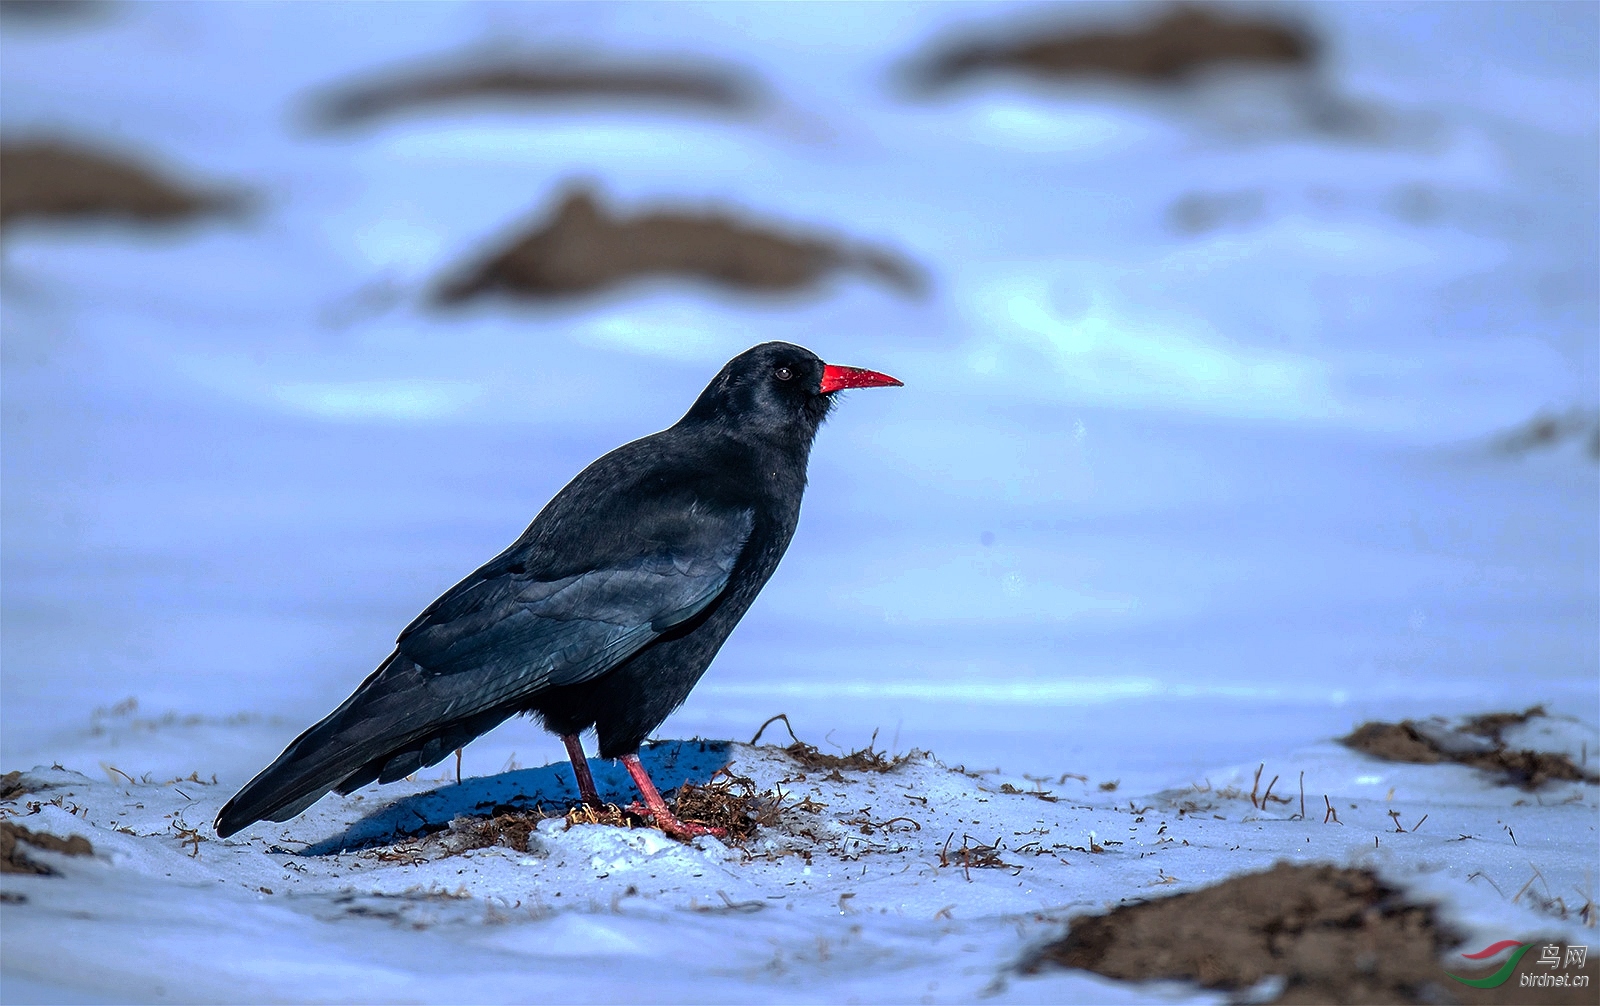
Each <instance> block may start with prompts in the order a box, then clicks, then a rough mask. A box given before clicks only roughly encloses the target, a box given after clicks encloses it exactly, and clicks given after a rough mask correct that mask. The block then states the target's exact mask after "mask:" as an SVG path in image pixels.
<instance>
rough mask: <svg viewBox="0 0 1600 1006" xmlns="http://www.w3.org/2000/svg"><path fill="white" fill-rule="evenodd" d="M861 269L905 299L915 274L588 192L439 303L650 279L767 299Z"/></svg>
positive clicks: (453, 286) (823, 246)
mask: <svg viewBox="0 0 1600 1006" xmlns="http://www.w3.org/2000/svg"><path fill="white" fill-rule="evenodd" d="M844 270H854V271H857V272H862V273H865V274H867V275H869V276H872V277H874V278H876V279H878V280H881V281H883V282H885V283H887V284H888V285H890V286H891V287H894V288H895V289H898V290H900V291H901V292H903V293H906V294H916V293H919V292H920V291H921V290H922V285H923V284H922V279H921V277H920V275H919V274H918V272H917V271H916V270H915V268H914V267H912V266H911V265H909V264H908V263H906V262H903V261H901V260H900V259H898V258H896V257H894V256H892V255H890V254H888V253H887V252H883V251H878V250H874V249H870V248H856V247H850V246H845V245H841V244H838V243H836V242H832V241H828V240H824V239H820V238H813V237H799V236H793V235H787V234H783V233H780V232H778V231H774V230H769V229H767V228H764V227H760V226H757V225H753V224H748V223H744V222H741V221H739V220H737V219H735V218H733V217H731V216H725V215H721V214H717V213H709V214H703V215H697V214H691V213H682V212H670V211H659V212H654V213H646V214H642V215H640V216H637V217H632V218H625V217H613V216H610V215H609V214H607V213H606V211H605V209H604V208H603V207H602V206H601V205H600V203H599V202H598V201H597V199H596V197H595V196H594V195H593V193H591V192H589V191H587V190H585V189H581V188H580V189H576V190H574V191H572V192H569V193H568V194H567V195H566V196H565V197H564V198H563V199H562V201H561V203H560V205H559V206H558V207H557V208H556V211H555V213H554V215H553V216H552V217H551V218H550V219H549V220H548V221H547V222H545V223H544V224H542V225H541V226H539V227H538V228H537V229H536V230H534V231H532V232H531V233H528V234H526V235H525V236H522V237H519V238H517V239H516V240H515V241H513V242H512V243H511V244H510V245H509V246H508V247H505V248H502V249H500V250H497V251H495V252H493V253H491V254H490V255H489V256H487V257H486V258H485V259H484V260H481V261H480V262H479V263H478V264H475V265H473V266H470V267H468V268H466V269H464V270H462V271H461V272H459V273H457V274H455V275H454V276H452V277H450V278H447V279H446V280H445V281H444V282H443V283H442V284H441V285H440V286H439V288H438V291H437V293H436V294H435V300H436V302H437V303H440V304H455V303H460V302H462V301H466V300H470V299H472V298H474V297H478V296H481V295H483V294H489V293H506V294H512V295H516V296H521V297H531V298H552V297H563V296H571V295H574V294H586V293H594V292H596V291H599V290H603V289H605V288H607V287H611V286H616V285H617V284H620V283H623V282H625V281H627V280H629V279H633V278H635V277H643V276H686V277H693V278H699V279H706V280H711V281H712V282H715V283H719V284H722V285H724V286H730V287H735V288H738V289H743V290H753V291H758V292H764V293H779V292H785V291H792V290H800V289H803V288H805V287H809V286H813V285H815V284H816V283H817V282H819V281H820V280H821V279H822V278H823V277H824V276H825V275H828V274H830V273H833V272H838V271H844Z"/></svg>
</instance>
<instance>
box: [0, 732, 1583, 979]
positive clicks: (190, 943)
mask: <svg viewBox="0 0 1600 1006" xmlns="http://www.w3.org/2000/svg"><path fill="white" fill-rule="evenodd" d="M1541 726H1542V728H1543V731H1544V734H1545V736H1543V737H1542V738H1529V739H1528V741H1529V742H1530V743H1533V744H1534V745H1535V746H1538V747H1540V748H1542V749H1546V750H1564V749H1566V748H1568V747H1570V748H1571V749H1572V753H1573V754H1574V756H1577V755H1578V753H1579V751H1580V750H1581V749H1582V748H1584V747H1587V748H1588V749H1589V750H1595V749H1596V748H1597V745H1600V734H1597V733H1596V731H1595V730H1594V728H1593V726H1592V725H1586V724H1580V723H1578V722H1576V721H1573V720H1565V719H1556V720H1553V721H1550V722H1547V723H1544V724H1541ZM644 757H645V761H646V763H647V765H649V766H650V767H651V769H652V771H653V772H654V773H656V774H657V777H658V778H660V779H661V780H662V781H663V783H664V784H672V783H675V782H677V781H679V780H680V779H683V778H689V779H692V780H694V781H704V780H705V779H707V778H709V777H710V776H711V775H712V773H714V772H715V771H716V769H718V768H721V767H722V766H723V765H724V764H725V763H726V764H727V765H728V770H729V771H731V772H734V773H736V774H738V775H742V776H747V777H748V778H749V779H751V780H752V782H753V783H754V784H755V786H756V787H757V788H759V789H761V790H763V791H767V792H774V791H777V790H781V792H782V793H783V794H784V796H785V799H784V805H785V810H784V812H783V814H782V815H781V817H780V818H779V821H778V823H777V824H776V825H773V826H771V827H768V828H764V829H761V830H759V831H758V832H757V833H756V835H755V836H754V837H753V838H752V839H750V840H749V841H748V843H747V844H745V845H743V846H742V847H741V846H739V845H731V844H724V843H723V842H721V841H718V840H717V839H715V838H711V837H703V838H700V839H697V840H696V841H695V843H694V844H693V845H684V844H681V843H679V842H676V841H674V840H671V839H668V838H666V837H665V836H663V835H662V834H661V833H660V832H657V831H654V830H651V829H643V830H628V829H623V828H617V827H609V826H603V825H568V823H567V822H566V821H564V820H562V819H560V818H551V819H547V820H545V821H543V822H541V823H540V825H539V827H538V830H537V833H536V834H535V835H534V836H533V837H532V839H531V840H530V845H529V849H528V851H527V852H519V851H516V850H514V849H511V848H507V847H504V846H494V847H489V848H481V849H476V850H472V851H468V852H463V853H457V854H454V855H451V854H448V853H447V851H446V849H445V847H444V846H441V845H439V844H437V843H435V844H431V845H430V844H427V843H424V844H422V845H416V846H413V847H412V849H413V852H412V853H409V854H408V853H407V852H406V846H405V845H404V844H398V845H397V844H395V843H396V842H397V840H398V841H400V842H402V843H403V841H404V839H405V837H406V836H407V835H421V834H422V833H423V829H426V828H438V827H441V826H443V825H445V824H447V823H448V822H449V821H450V820H452V819H453V818H455V817H456V816H457V815H458V814H462V813H471V812H474V811H476V812H477V813H480V814H482V813H485V812H487V810H488V809H489V808H492V807H494V806H496V805H497V804H501V803H503V802H505V803H510V802H513V801H517V800H525V801H526V803H525V805H526V806H532V805H534V804H539V803H546V802H548V803H549V804H551V805H554V806H565V803H566V801H568V800H574V799H575V798H576V793H575V791H574V790H573V788H572V783H571V774H570V769H569V768H568V767H567V766H566V765H565V764H564V763H558V764H556V765H552V766H548V767H545V768H543V769H537V770H521V771H513V772H508V773H503V774H499V775H496V776H493V777H491V778H488V779H468V780H465V781H463V782H462V783H460V784H455V783H453V782H451V781H443V780H437V779H436V780H431V781H429V780H417V781H414V782H404V783H397V784H394V785H392V786H389V787H384V788H382V789H380V790H379V791H377V792H375V793H370V794H369V793H358V794H355V795H352V796H350V797H337V796H331V797H328V798H325V799H324V800H323V801H321V802H320V803H318V804H317V805H316V806H315V807H313V808H312V809H311V810H310V811H308V812H307V813H306V814H305V815H303V816H302V817H300V818H298V819H296V820H295V821H292V822H289V823H287V824H283V825H275V824H260V825H256V826H254V827H252V828H249V829H247V830H246V831H245V832H243V833H241V835H239V836H237V837H235V838H233V839H230V840H228V841H220V842H219V841H216V840H213V839H210V838H209V836H208V834H207V831H206V828H205V822H206V821H208V820H209V819H210V818H211V817H212V816H213V815H214V814H215V813H216V811H217V809H218V808H219V807H220V806H221V803H222V802H223V800H225V799H226V798H227V796H228V795H229V793H228V790H227V787H225V786H223V785H221V784H217V783H211V782H209V781H201V782H198V783H197V782H195V781H193V780H189V781H185V780H177V781H164V780H155V779H151V780H149V781H144V780H142V779H141V780H140V781H137V782H133V781H130V780H129V779H128V778H126V777H125V776H123V775H122V774H121V773H120V771H119V770H116V769H114V768H108V769H107V770H106V771H105V773H104V774H105V775H106V777H107V780H108V781H97V780H91V779H89V778H86V777H84V776H80V775H76V774H75V773H70V772H64V771H54V772H52V771H50V770H48V769H41V770H39V771H38V772H37V773H36V774H37V775H38V776H39V777H40V778H41V780H42V781H47V782H49V783H50V784H51V788H49V789H48V790H43V791H40V792H36V793H33V794H30V795H28V796H26V797H24V798H23V799H24V800H25V801H32V805H34V806H37V809H36V811H35V812H34V813H32V814H31V815H29V816H27V817H26V818H24V819H23V820H24V821H25V823H26V824H27V825H28V826H29V827H30V828H33V829H36V830H47V831H50V832H51V833H54V834H59V835H67V834H83V835H85V836H86V837H89V839H90V841H91V843H92V844H93V845H94V848H95V857H94V859H93V861H92V862H86V861H84V860H83V859H73V858H67V857H62V856H52V855H48V854H44V853H39V854H38V858H40V859H43V860H46V861H48V862H50V863H51V864H52V865H54V866H56V868H58V869H59V870H60V871H62V873H64V874H65V876H66V879H65V880H62V879H59V878H55V877H24V878H15V879H8V881H7V883H6V886H5V889H6V890H7V891H14V892H17V893H20V894H23V895H24V896H25V897H26V898H27V899H28V901H27V903H26V904H25V905H21V906H13V907H10V908H8V909H7V911H6V913H5V916H4V920H5V925H6V928H5V949H4V954H5V957H4V961H5V967H6V974H7V976H8V981H9V980H10V979H11V978H12V977H13V976H15V977H18V978H21V979H23V980H25V981H32V982H36V983H38V987H40V988H46V987H56V986H65V987H67V988H71V989H76V990H88V991H91V992H95V993H98V994H101V995H105V996H108V997H111V996H118V995H126V996H129V997H131V998H136V999H139V1000H152V1001H163V1000H190V1001H192V1000H196V999H198V1000H208V1001H210V1000H217V1001H220V1000H229V1001H233V1000H243V1001H266V1000H278V999H316V1000H318V1001H335V1002H339V1001H460V1000H463V999H465V1000H470V1001H484V1002H499V1001H520V1000H522V999H525V998H526V996H527V984H526V982H527V981H529V980H530V976H536V979H533V980H536V981H537V982H538V985H539V988H540V990H541V995H543V996H548V997H551V998H555V999H559V1000H561V1001H633V1000H637V999H639V998H650V999H659V1000H665V1001H686V1002H687V1001H710V1002H724V1001H726V1002H742V1001H750V999H752V998H759V999H761V1000H763V1001H767V1000H773V1001H785V1002H787V1001H813V1002H814V1001H843V1000H846V999H849V998H851V997H854V998H857V999H860V1000H863V1001H907V1000H910V999H918V1000H921V1001H934V1002H965V1001H971V1000H973V999H975V998H978V997H980V996H981V997H985V998H992V999H995V1000H996V1001H1000V1002H1011V1001H1020V1002H1060V1001H1085V1002H1110V1001H1133V1000H1134V999H1137V998H1141V997H1143V996H1147V995H1149V994H1151V993H1150V990H1148V989H1128V988H1121V989H1118V988H1115V987H1114V986H1113V985H1112V984H1111V983H1108V982H1104V981H1101V980H1098V979H1095V978H1094V977H1093V976H1089V975H1086V974H1081V973H1047V974H1045V975H1042V976H1027V977H1024V976H1021V975H1019V974H1017V973H1015V972H1014V970H1013V969H1014V967H1015V965H1016V964H1017V963H1018V961H1019V959H1020V958H1021V957H1022V956H1023V954H1024V953H1025V952H1026V950H1027V949H1028V948H1030V947H1032V946H1033V945H1036V944H1037V943H1039V942H1042V941H1044V940H1046V939H1048V938H1050V937H1052V936H1053V935H1055V934H1056V933H1058V932H1059V931H1060V924H1061V922H1062V921H1063V920H1064V919H1065V918H1066V917H1068V916H1069V915H1071V914H1078V913H1083V912H1092V911H1096V910H1101V909H1104V908H1106V907H1110V906H1114V905H1116V904H1119V903H1123V902H1126V901H1129V900H1132V899H1137V898H1142V897H1151V896H1154V895H1157V894H1161V893H1166V892H1176V891H1182V890H1185V889H1189V888H1193V887H1197V886H1201V885H1204V884H1207V883H1210V882H1214V881H1216V880H1219V879H1222V878H1225V877H1227V876H1229V875H1231V874H1235V873H1238V872H1241V871H1248V870H1256V869H1263V868H1266V867H1268V866H1270V865H1271V864H1272V863H1274V862H1277V861H1279V860H1284V859H1288V860H1297V861H1310V862H1320V861H1328V860H1332V861H1335V862H1342V863H1350V864H1353V865H1364V866H1369V867H1371V868H1373V869H1376V870H1377V871H1379V873H1380V875H1382V876H1384V877H1385V878H1386V879H1388V880H1390V881H1391V882H1394V883H1397V884H1400V885H1403V886H1404V887H1405V888H1406V889H1407V890H1409V891H1410V892H1411V893H1412V896H1414V897H1418V898H1421V899H1423V900H1426V901H1431V902H1436V903H1438V904H1440V905H1441V906H1442V907H1443V909H1444V913H1445V917H1446V920H1447V921H1448V922H1449V923H1450V924H1452V925H1454V926H1456V927H1459V929H1460V931H1461V932H1463V934H1464V935H1467V936H1468V937H1469V940H1468V942H1474V943H1477V942H1482V943H1486V942H1489V941H1490V940H1491V939H1494V938H1501V937H1503V936H1504V934H1505V933H1506V932H1515V933H1518V934H1522V935H1524V937H1526V936H1527V934H1534V933H1536V934H1548V938H1552V939H1566V940H1567V941H1569V942H1574V943H1580V942H1584V941H1585V940H1587V939H1588V936H1589V933H1590V931H1589V930H1587V929H1585V928H1584V927H1583V924H1582V922H1581V920H1580V919H1579V917H1578V916H1577V915H1576V914H1573V913H1572V912H1568V913H1567V915H1566V917H1565V918H1562V917H1561V916H1560V913H1559V911H1558V910H1557V909H1556V907H1555V906H1554V904H1553V902H1554V899H1555V897H1556V896H1558V895H1559V896H1561V897H1562V898H1563V901H1564V903H1565V904H1566V905H1567V906H1568V907H1569V908H1570V909H1572V910H1576V909H1577V908H1578V907H1580V906H1581V904H1582V901H1581V900H1580V898H1581V897H1582V896H1583V895H1582V894H1581V893H1579V897H1578V898H1575V897H1573V894H1574V892H1583V891H1586V890H1587V891H1588V892H1589V893H1590V894H1592V888H1590V887H1587V886H1586V885H1591V884H1592V882H1593V877H1592V872H1591V871H1590V870H1589V866H1590V864H1591V863H1592V855H1593V851H1594V847H1595V841H1596V835H1595V831H1596V825H1597V823H1600V805H1597V802H1596V799H1595V797H1596V793H1595V788H1594V787H1593V786H1592V785H1588V786H1586V785H1582V784H1576V783H1568V784H1564V785H1560V786H1556V787H1552V788H1550V789H1547V790H1546V791H1545V792H1543V793H1541V794H1540V796H1539V799H1538V800H1537V801H1533V800H1529V799H1527V798H1526V795H1525V794H1523V793H1521V791H1519V790H1516V789H1513V788H1509V787H1506V786H1501V785H1494V784H1493V783H1492V782H1489V781H1487V780H1485V779H1483V778H1480V777H1479V776H1477V775H1476V774H1475V773H1473V772H1471V771H1470V770H1467V769H1462V768H1456V767H1440V766H1433V765H1388V764H1383V763H1375V762H1372V761H1370V760H1367V759H1365V758H1363V757H1362V756H1360V755H1357V754H1354V753H1352V752H1350V751H1348V750H1346V749H1344V748H1342V747H1340V746H1337V745H1335V744H1331V743H1323V744H1319V745H1312V746H1309V747H1306V748H1303V749H1301V750H1298V751H1295V752H1292V753H1289V754H1287V755H1286V756H1285V757H1284V758H1283V759H1282V760H1281V761H1279V762H1274V763H1273V764H1270V765H1268V766H1266V769H1267V772H1266V773H1264V774H1263V776H1262V778H1261V780H1259V782H1260V786H1261V788H1260V789H1259V790H1257V789H1256V784H1257V781H1258V780H1257V779H1256V777H1255V774H1254V773H1255V767H1253V766H1239V767H1237V768H1234V769H1229V770H1223V771H1221V772H1218V773H1215V774H1214V775H1212V776H1211V777H1209V778H1207V779H1204V780H1195V781H1194V783H1192V784H1191V785H1189V786H1185V787H1181V788H1176V789H1173V790H1169V791H1166V792H1162V793H1157V794H1151V795H1138V796H1130V795H1129V794H1127V793H1126V792H1125V791H1124V790H1123V789H1122V788H1121V787H1117V788H1116V789H1115V790H1114V791H1108V790H1106V789H1105V787H1104V786H1103V785H1102V783H1106V782H1110V780H1098V779H1087V780H1086V779H1081V778H1066V779H1057V780H1050V781H1040V780H1037V779H1024V778H1022V777H1017V776H1010V775H1007V774H1004V773H994V772H982V773H980V772H968V771H963V770H960V769H956V768H951V767H948V766H946V765H944V764H942V763H940V762H939V761H937V760H936V759H934V758H932V757H931V756H927V755H922V754H915V755H912V756H911V757H910V759H909V760H908V761H906V762H905V763H904V764H902V765H900V766H899V767H897V768H895V769H893V770H891V771H889V772H884V773H874V772H864V771H852V770H843V771H839V772H824V771H822V770H818V769H814V768H813V769H807V768H805V767H804V766H802V765H799V764H797V763H796V762H795V761H794V760H793V759H791V758H790V757H789V756H788V755H787V754H786V753H784V752H783V751H782V750H781V749H779V748H777V747H774V746H766V747H751V746H749V745H745V744H732V745H730V744H727V743H705V742H671V741H669V742H661V743H658V744H656V745H654V746H653V747H651V748H647V749H646V751H645V754H644ZM597 768H599V769H600V772H599V773H598V779H597V782H598V785H599V787H600V789H601V792H602V795H603V796H606V797H608V798H611V799H618V800H626V799H627V798H628V792H627V788H626V783H625V776H624V775H623V773H622V772H621V771H620V770H618V769H616V768H615V767H614V766H610V765H597ZM674 770H676V771H674ZM1299 772H1304V784H1305V787H1306V791H1305V792H1306V795H1307V799H1306V803H1305V811H1304V816H1302V815H1301V812H1300V808H1299V803H1298V795H1299V794H1298V785H1299V782H1298V777H1295V782H1293V783H1291V784H1289V785H1287V786H1279V787H1278V792H1279V793H1280V794H1287V795H1288V796H1289V797H1290V799H1289V802H1287V803H1279V802H1278V801H1277V799H1276V798H1273V799H1266V798H1263V799H1261V800H1260V803H1261V804H1262V805H1263V806H1262V807H1259V808H1258V807H1257V806H1256V802H1255V801H1253V800H1252V799H1251V797H1250V795H1249V794H1250V793H1251V792H1252V791H1258V792H1266V787H1267V785H1268V784H1269V783H1270V782H1271V778H1270V777H1272V776H1279V777H1283V776H1293V775H1294V774H1295V773H1299ZM441 783H442V784H441ZM1325 795H1327V796H1329V797H1331V801H1332V804H1331V805H1332V806H1333V807H1334V808H1336V810H1337V812H1338V822H1337V823H1335V822H1331V821H1326V820H1325V818H1326V817H1327V812H1326V810H1325V809H1324V807H1325V804H1324V801H1323V797H1324V796H1325ZM1424 814H1426V819H1425V820H1424V819H1423V815H1424ZM1391 815H1397V816H1391ZM1512 824H1514V825H1515V828H1512V827H1511V825H1512ZM197 826H198V830H197V831H194V830H190V829H195V828H196V827H197ZM444 834H448V833H444ZM969 843H970V844H971V845H974V846H976V845H992V846H996V847H997V848H998V849H999V858H1000V860H1001V862H1002V863H1003V864H1004V866H996V867H988V868H963V866H962V865H961V860H960V858H959V850H960V849H961V848H962V847H963V846H966V845H968V844H969ZM1524 880H1526V881H1527V882H1528V884H1529V887H1530V888H1531V890H1532V896H1530V895H1529V894H1528V892H1527V891H1524V890H1519V889H1518V888H1519V887H1521V886H1522V885H1523V882H1524ZM1547 903H1549V904H1547ZM1541 906H1542V907H1541ZM1474 949H1475V947H1474ZM519 979H520V980H519ZM24 987H28V986H24ZM1169 992H1170V996H1171V998H1173V999H1189V998H1194V997H1193V996H1192V995H1189V994H1185V993H1183V992H1182V991H1181V990H1178V989H1172V990H1169Z"/></svg>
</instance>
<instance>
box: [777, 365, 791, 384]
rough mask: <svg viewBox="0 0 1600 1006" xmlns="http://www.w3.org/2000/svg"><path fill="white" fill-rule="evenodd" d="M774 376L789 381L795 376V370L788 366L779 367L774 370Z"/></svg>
mask: <svg viewBox="0 0 1600 1006" xmlns="http://www.w3.org/2000/svg"><path fill="white" fill-rule="evenodd" d="M772 376H773V377H776V378H777V379H778V380H780V381H787V380H788V379H789V378H791V377H793V376H794V371H792V370H790V369H789V368H788V367H778V368H775V369H774V370H773V371H772Z"/></svg>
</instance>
